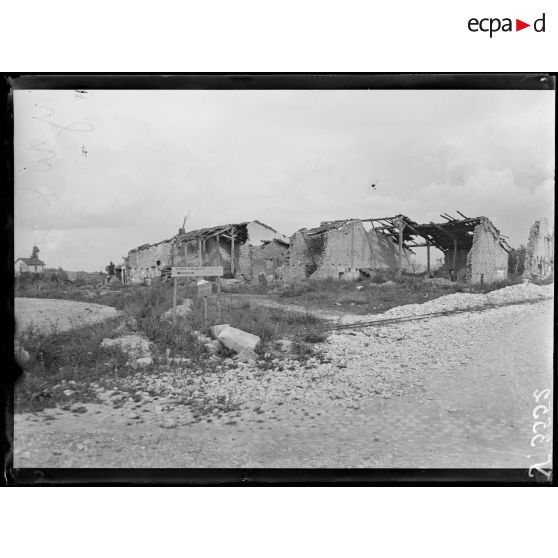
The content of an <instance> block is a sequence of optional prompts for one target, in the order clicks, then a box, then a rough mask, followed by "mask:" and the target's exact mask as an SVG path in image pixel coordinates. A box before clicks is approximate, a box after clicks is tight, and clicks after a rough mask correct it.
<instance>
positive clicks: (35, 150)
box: [14, 90, 554, 271]
mask: <svg viewBox="0 0 558 558" xmlns="http://www.w3.org/2000/svg"><path fill="white" fill-rule="evenodd" d="M14 119H15V123H14V159H15V161H14V162H15V166H14V173H15V200H14V201H15V207H14V249H15V257H16V258H18V257H28V256H29V255H30V254H31V251H32V248H33V246H34V245H37V246H38V247H39V249H40V258H41V259H42V260H43V261H44V262H45V264H46V265H47V267H59V266H60V267H62V268H64V269H66V270H72V271H76V270H84V271H99V270H102V269H103V270H104V268H105V266H106V265H107V264H108V262H109V261H110V260H112V261H113V262H115V263H119V262H121V261H122V257H124V256H126V255H127V253H128V251H129V250H131V249H132V248H135V247H137V246H139V245H141V244H146V243H155V242H159V241H161V240H165V239H167V238H170V237H172V236H173V235H174V234H176V233H177V232H178V228H179V227H180V226H182V222H183V219H184V217H185V216H186V215H189V216H188V221H187V224H186V229H187V230H192V229H198V228H201V227H207V226H212V225H219V224H226V223H234V222H240V221H246V220H252V219H258V220H260V221H262V222H264V223H266V224H268V225H270V226H272V227H274V228H275V229H277V230H278V231H279V232H281V233H283V234H286V235H291V234H292V233H294V232H295V231H296V230H298V229H300V228H302V227H308V228H310V227H313V226H316V225H318V224H319V223H320V222H321V221H326V220H333V219H344V218H356V217H359V218H370V217H386V216H392V215H396V214H398V213H403V214H405V215H407V216H409V217H410V218H411V219H413V220H415V221H417V222H428V221H432V220H433V221H436V222H439V221H444V220H443V219H442V218H441V217H440V213H445V212H447V213H449V214H450V215H454V216H456V217H459V216H458V215H457V214H456V210H459V211H461V212H462V213H464V214H465V215H467V216H469V217H476V216H481V215H484V216H487V217H489V218H490V219H491V220H492V221H493V222H494V224H495V225H496V227H497V228H499V229H500V231H501V232H502V233H503V234H505V235H507V236H509V241H508V242H509V243H510V245H511V246H519V245H520V244H522V243H523V244H524V243H526V241H527V237H528V233H529V228H530V226H531V224H532V223H533V222H534V221H535V220H536V219H538V218H541V217H546V218H547V219H548V220H549V222H550V223H551V224H553V223H554V213H553V211H554V210H553V208H554V92H552V91H457V90H456V91H410V90H406V91H385V90H384V91H366V90H359V91H350V90H345V91H333V90H332V91H323V90H322V91H311V90H297V91H294V90H289V91H165V90H152V91H125V90H114V91H106V90H103V91H101V90H90V91H87V92H80V91H73V90H72V91H70V90H67V91H52V90H33V91H19V90H18V91H15V92H14ZM373 183H374V184H376V187H375V188H372V187H371V185H372V184H373ZM419 251H421V249H419ZM422 251H424V250H422ZM421 257H423V256H422V255H420V254H419V259H420V258H421Z"/></svg>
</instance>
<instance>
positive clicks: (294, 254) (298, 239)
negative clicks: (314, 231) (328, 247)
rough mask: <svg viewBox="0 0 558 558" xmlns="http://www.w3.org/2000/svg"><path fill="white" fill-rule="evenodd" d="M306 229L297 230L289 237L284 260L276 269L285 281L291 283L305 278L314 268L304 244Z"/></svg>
mask: <svg viewBox="0 0 558 558" xmlns="http://www.w3.org/2000/svg"><path fill="white" fill-rule="evenodd" d="M305 237H306V231H304V230H302V231H297V232H295V233H294V235H293V236H292V237H291V240H290V246H289V250H288V252H287V254H286V257H285V262H284V263H283V265H282V266H281V267H280V268H279V269H278V270H277V272H278V274H279V276H280V277H281V279H282V280H283V281H284V282H285V283H293V282H296V281H301V280H303V279H306V278H307V277H308V275H310V273H312V270H315V269H316V265H315V264H314V262H313V259H312V256H311V255H310V251H309V250H308V246H307V244H306V239H305Z"/></svg>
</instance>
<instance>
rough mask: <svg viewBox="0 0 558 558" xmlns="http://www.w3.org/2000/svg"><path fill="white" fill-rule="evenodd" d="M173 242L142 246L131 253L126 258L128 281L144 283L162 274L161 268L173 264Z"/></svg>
mask: <svg viewBox="0 0 558 558" xmlns="http://www.w3.org/2000/svg"><path fill="white" fill-rule="evenodd" d="M171 254H172V241H170V240H167V241H165V242H160V243H158V244H151V245H146V246H140V247H139V248H136V249H135V250H132V251H130V252H129V254H128V257H127V258H126V262H127V270H126V281H127V282H128V283H142V282H144V281H147V282H149V281H151V280H152V279H153V278H154V277H158V276H159V275H160V274H161V268H162V267H164V266H165V265H170V264H171Z"/></svg>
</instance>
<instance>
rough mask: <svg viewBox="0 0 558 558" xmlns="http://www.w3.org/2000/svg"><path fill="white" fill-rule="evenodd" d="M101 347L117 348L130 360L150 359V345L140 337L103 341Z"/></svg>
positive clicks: (124, 337)
mask: <svg viewBox="0 0 558 558" xmlns="http://www.w3.org/2000/svg"><path fill="white" fill-rule="evenodd" d="M101 347H117V348H119V349H120V350H121V351H123V352H124V353H126V354H127V355H128V358H130V359H139V358H144V357H151V351H150V343H149V341H148V340H147V339H145V338H143V337H141V336H140V335H124V336H122V337H117V338H116V339H103V340H102V341H101Z"/></svg>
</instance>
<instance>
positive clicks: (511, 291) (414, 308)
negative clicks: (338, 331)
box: [341, 283, 554, 324]
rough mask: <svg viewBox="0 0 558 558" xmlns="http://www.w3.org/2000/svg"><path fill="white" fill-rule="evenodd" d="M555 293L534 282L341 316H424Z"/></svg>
mask: <svg viewBox="0 0 558 558" xmlns="http://www.w3.org/2000/svg"><path fill="white" fill-rule="evenodd" d="M553 296H554V287H553V285H544V286H539V285H534V284H533V283H521V284H519V285H512V286H510V287H505V288H503V289H498V290H495V291H492V292H489V293H487V294H471V293H453V294H449V295H446V296H441V297H440V298H435V299H434V300H429V301H428V302H424V303H423V304H406V305H404V306H396V307H395V308H391V309H390V310H388V311H387V312H384V313H383V314H375V315H364V316H357V315H350V316H345V317H343V318H342V319H341V323H342V324H353V323H359V322H367V321H373V320H376V319H377V320H381V319H387V318H408V317H412V316H422V315H425V314H432V313H435V312H452V311H454V310H467V309H469V308H470V309H477V308H482V307H486V306H492V305H497V304H511V303H520V302H536V301H538V300H544V299H547V298H552V297H553Z"/></svg>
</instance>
